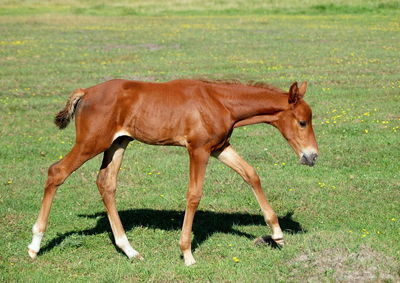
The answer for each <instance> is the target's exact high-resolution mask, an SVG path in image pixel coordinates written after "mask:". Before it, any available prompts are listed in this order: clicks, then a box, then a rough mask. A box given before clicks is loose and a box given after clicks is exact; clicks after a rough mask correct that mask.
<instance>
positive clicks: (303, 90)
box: [299, 81, 307, 98]
mask: <svg viewBox="0 0 400 283" xmlns="http://www.w3.org/2000/svg"><path fill="white" fill-rule="evenodd" d="M306 91H307V81H304V82H303V83H302V84H301V86H300V88H299V97H300V98H303V97H304V95H305V94H306Z"/></svg>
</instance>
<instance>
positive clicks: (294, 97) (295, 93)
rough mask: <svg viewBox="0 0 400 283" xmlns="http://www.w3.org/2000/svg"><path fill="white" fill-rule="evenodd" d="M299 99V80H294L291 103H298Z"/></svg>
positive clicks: (290, 96)
mask: <svg viewBox="0 0 400 283" xmlns="http://www.w3.org/2000/svg"><path fill="white" fill-rule="evenodd" d="M302 86H303V85H302ZM298 100H299V87H298V86H297V82H294V83H293V84H292V85H291V86H290V89H289V104H296V102H297V101H298Z"/></svg>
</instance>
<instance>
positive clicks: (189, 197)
mask: <svg viewBox="0 0 400 283" xmlns="http://www.w3.org/2000/svg"><path fill="white" fill-rule="evenodd" d="M189 156H190V176H189V188H188V191H187V193H186V211H185V218H184V220H183V226H182V232H181V237H180V240H179V246H180V248H181V251H182V254H183V259H184V260H185V264H186V265H187V266H189V265H192V264H194V263H196V261H195V260H194V258H193V255H192V249H191V237H190V234H191V232H192V225H193V218H194V214H195V213H196V209H197V207H198V205H199V203H200V199H201V196H202V188H203V182H204V175H205V172H206V167H207V162H208V159H209V157H210V153H209V152H207V151H206V150H204V149H195V150H191V149H189Z"/></svg>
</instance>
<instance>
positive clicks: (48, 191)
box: [28, 144, 104, 258]
mask: <svg viewBox="0 0 400 283" xmlns="http://www.w3.org/2000/svg"><path fill="white" fill-rule="evenodd" d="M102 151H104V150H101V149H97V148H91V147H89V146H88V144H75V145H74V147H73V148H72V150H71V151H70V152H69V153H68V154H67V155H66V156H65V157H64V158H63V159H61V160H60V161H58V162H56V163H54V164H53V165H51V166H50V168H49V170H48V178H47V181H46V184H45V187H44V195H43V199H42V206H41V208H40V211H39V216H38V218H37V220H36V222H35V224H34V225H33V227H32V234H33V236H32V242H31V244H30V245H29V246H28V253H29V255H30V257H31V258H35V257H36V256H37V254H38V252H39V250H40V243H41V241H42V238H43V235H44V232H45V231H46V227H47V223H48V218H49V213H50V208H51V204H52V202H53V198H54V195H55V193H56V191H57V188H58V187H59V186H60V185H62V184H63V183H64V181H65V179H67V177H68V176H69V175H70V174H71V173H72V172H74V171H75V170H76V169H78V168H79V167H80V166H81V165H82V164H83V163H85V162H86V161H87V160H89V159H90V158H92V157H94V156H96V155H97V154H99V153H100V152H102Z"/></svg>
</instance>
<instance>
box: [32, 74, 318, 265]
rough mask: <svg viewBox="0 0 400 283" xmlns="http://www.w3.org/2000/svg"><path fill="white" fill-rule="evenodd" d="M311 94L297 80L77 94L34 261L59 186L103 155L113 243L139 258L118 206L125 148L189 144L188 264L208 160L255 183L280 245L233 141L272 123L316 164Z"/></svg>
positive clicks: (131, 84) (66, 117) (115, 83)
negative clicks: (70, 134)
mask: <svg viewBox="0 0 400 283" xmlns="http://www.w3.org/2000/svg"><path fill="white" fill-rule="evenodd" d="M306 89H307V83H306V82H304V83H303V84H302V85H301V86H300V87H298V85H297V83H293V84H292V85H291V87H290V89H289V92H285V91H283V90H280V89H277V88H274V87H272V86H269V85H266V84H262V83H255V84H242V83H239V82H213V81H205V80H175V81H171V82H166V83H150V82H137V81H128V80H111V81H108V82H105V83H102V84H99V85H96V86H93V87H90V88H87V89H78V90H76V91H74V92H73V93H72V95H71V96H70V98H69V99H68V101H67V104H66V106H65V107H64V109H63V110H61V111H60V112H59V113H58V115H57V116H56V118H55V123H56V125H57V126H58V127H59V128H60V129H63V128H65V127H66V126H67V125H68V123H69V121H70V120H71V118H72V117H73V116H74V114H75V116H76V118H75V126H76V143H75V145H74V146H73V148H72V150H71V151H70V152H69V153H68V154H67V155H66V156H65V157H64V158H63V159H61V160H60V161H58V162H57V163H55V164H53V165H52V166H50V168H49V171H48V179H47V182H46V185H45V189H44V196H43V200H42V206H41V209H40V212H39V216H38V219H37V221H36V223H35V224H34V225H33V228H32V232H33V237H32V243H31V244H30V245H29V251H28V252H29V255H30V256H31V257H32V258H35V257H36V256H37V253H38V251H39V249H40V242H41V240H42V237H43V234H44V232H45V230H46V226H47V222H48V216H49V212H50V207H51V204H52V201H53V198H54V195H55V192H56V190H57V188H58V187H59V186H60V185H61V184H62V183H63V182H64V181H65V179H66V178H67V177H68V176H69V175H70V174H71V173H72V172H73V171H75V170H76V169H78V168H79V167H80V166H81V165H82V164H83V163H85V162H86V161H87V160H89V159H91V158H93V157H94V156H96V155H98V154H99V153H102V152H104V158H103V162H102V165H101V168H100V172H99V174H98V177H97V186H98V189H99V191H100V194H101V196H102V198H103V202H104V205H105V207H106V210H107V215H108V218H109V221H110V224H111V229H112V232H113V234H114V238H115V243H116V245H117V246H118V247H119V248H120V249H121V250H122V251H123V252H124V253H125V254H126V255H127V256H128V257H129V258H133V257H136V258H141V256H140V255H139V253H138V252H137V251H136V250H134V249H133V248H132V246H131V245H130V243H129V241H128V239H127V237H126V234H125V231H124V228H123V226H122V224H121V220H120V218H119V215H118V211H117V209H116V205H115V191H116V182H117V174H118V171H119V168H120V166H121V161H122V157H123V154H124V151H125V149H126V147H127V145H128V143H129V142H130V141H131V140H133V139H136V140H139V141H141V142H144V143H147V144H153V145H176V146H185V147H186V148H187V150H188V153H189V157H190V175H189V176H190V177H189V188H188V191H187V193H186V200H187V204H186V212H185V217H184V221H183V227H182V232H181V236H180V240H179V245H180V248H181V251H182V254H183V257H184V260H185V264H186V265H191V264H194V263H195V260H194V258H193V256H192V251H191V236H190V235H191V231H192V223H193V218H194V214H195V212H196V209H197V207H198V205H199V202H200V199H201V196H202V186H203V180H204V175H205V171H206V166H207V163H208V160H209V157H210V156H213V157H216V158H217V159H218V160H220V161H221V162H223V163H224V164H226V165H227V166H229V167H230V168H232V169H233V170H235V171H236V172H237V173H238V174H239V175H240V176H242V178H243V179H244V180H245V181H246V182H247V183H249V184H250V185H251V187H252V189H253V192H254V194H255V196H256V198H257V201H258V203H259V205H260V207H261V209H262V212H263V215H264V218H265V221H266V222H267V224H268V225H269V226H270V227H271V229H272V239H273V240H274V241H275V242H276V243H277V244H278V245H283V243H284V242H283V234H282V230H281V228H280V226H279V223H278V219H277V217H276V214H275V212H274V211H273V210H272V208H271V206H270V205H269V203H268V201H267V199H266V197H265V195H264V193H263V190H262V188H261V184H260V178H259V177H258V175H257V173H256V172H255V170H254V169H253V168H252V167H251V166H250V165H249V164H247V162H246V161H244V160H243V159H242V158H241V157H240V156H239V155H238V154H237V153H236V151H235V150H234V149H233V148H232V146H231V145H230V144H229V139H230V136H231V134H232V131H233V129H234V128H235V127H240V126H244V125H250V124H256V123H268V124H271V125H273V126H274V127H276V128H277V129H278V130H279V131H280V132H281V133H282V135H283V136H284V137H285V138H286V140H287V141H288V143H289V144H290V145H291V147H292V148H293V149H294V151H295V152H296V153H297V154H298V156H299V158H300V163H302V164H306V165H309V166H313V165H314V164H315V161H316V158H317V155H318V147H317V143H316V140H315V136H314V132H313V127H312V124H311V116H312V114H311V109H310V107H309V106H308V104H307V103H306V102H305V101H304V100H303V97H304V94H305V92H306Z"/></svg>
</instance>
